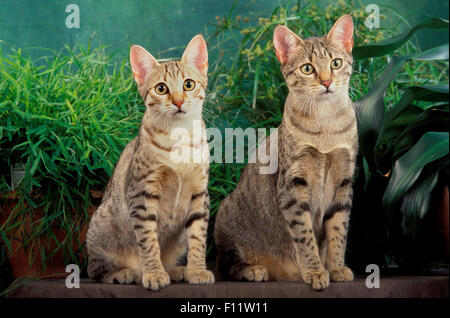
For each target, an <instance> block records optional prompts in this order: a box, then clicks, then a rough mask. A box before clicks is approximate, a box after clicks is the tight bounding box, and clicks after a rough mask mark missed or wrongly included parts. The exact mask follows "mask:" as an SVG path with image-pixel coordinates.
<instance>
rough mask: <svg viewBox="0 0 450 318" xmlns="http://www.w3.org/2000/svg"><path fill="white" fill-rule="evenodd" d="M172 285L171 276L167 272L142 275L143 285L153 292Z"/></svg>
mask: <svg viewBox="0 0 450 318" xmlns="http://www.w3.org/2000/svg"><path fill="white" fill-rule="evenodd" d="M169 284H170V276H169V274H167V273H166V272H165V271H163V270H161V271H156V272H150V273H145V274H143V275H142V285H144V287H145V288H147V289H151V290H154V291H156V290H158V289H161V288H163V287H164V286H167V285H169Z"/></svg>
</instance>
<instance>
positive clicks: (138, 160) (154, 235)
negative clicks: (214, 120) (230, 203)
mask: <svg viewBox="0 0 450 318" xmlns="http://www.w3.org/2000/svg"><path fill="white" fill-rule="evenodd" d="M130 63H131V67H132V69H133V75H134V79H135V81H136V83H137V86H138V90H139V93H140V95H141V96H142V98H143V100H144V103H145V105H146V111H145V113H144V116H143V119H142V123H141V126H140V129H139V134H138V136H137V137H136V138H135V139H133V140H132V141H131V142H130V143H129V144H128V145H127V146H126V147H125V149H124V151H123V153H122V154H121V156H120V159H119V161H118V163H117V165H116V167H115V170H114V174H113V175H112V177H111V179H110V181H109V183H108V186H107V188H106V191H105V195H104V197H103V201H102V204H101V205H100V207H99V208H98V209H97V211H96V212H95V213H94V215H93V216H92V219H91V221H90V224H89V230H88V233H87V248H88V258H89V263H88V275H89V277H90V278H92V279H96V280H99V281H101V282H104V283H120V284H131V283H142V285H143V286H144V287H146V288H149V289H152V290H158V289H160V288H162V287H164V286H166V285H168V284H169V283H170V280H176V281H180V280H185V281H187V282H189V283H191V284H211V283H213V282H214V276H213V274H212V272H210V271H209V270H207V269H206V265H205V251H206V231H207V225H208V219H209V196H208V191H207V184H208V169H209V162H208V160H204V161H202V162H200V163H192V162H178V163H176V162H174V161H173V160H172V159H171V156H170V154H171V150H172V149H173V147H174V146H176V145H175V144H176V143H177V142H178V140H174V139H173V138H170V134H171V132H172V131H173V130H174V129H177V128H184V129H186V131H188V132H189V135H190V136H191V137H192V132H193V130H194V129H201V132H202V134H201V138H200V140H199V141H198V142H192V143H190V144H188V145H187V146H188V147H191V148H197V147H200V146H201V147H208V145H207V142H206V133H205V125H204V123H203V121H202V105H203V101H204V98H205V91H206V86H207V69H208V53H207V48H206V43H205V40H204V39H203V37H202V36H201V35H197V36H195V37H194V38H193V39H192V40H191V42H190V43H189V45H188V46H187V48H186V50H185V51H184V54H183V57H182V58H181V60H180V61H169V62H166V63H161V64H160V63H158V62H157V61H156V60H155V59H154V58H153V56H152V55H151V54H150V53H148V52H147V51H146V50H145V49H143V48H141V47H139V46H133V47H132V48H131V52H130ZM196 123H197V124H198V125H199V126H200V127H195V125H196ZM206 149H207V148H206ZM208 153H209V152H208ZM186 252H187V265H186V266H179V265H178V261H179V260H180V258H181V257H182V256H184V255H186Z"/></svg>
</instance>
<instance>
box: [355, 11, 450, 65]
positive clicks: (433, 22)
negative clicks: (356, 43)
mask: <svg viewBox="0 0 450 318" xmlns="http://www.w3.org/2000/svg"><path fill="white" fill-rule="evenodd" d="M425 28H432V29H445V28H448V21H447V20H444V19H441V18H431V19H428V20H425V21H423V22H421V23H419V24H417V25H415V26H414V27H412V28H411V29H410V30H409V31H406V32H405V33H402V34H399V35H396V36H394V37H393V38H390V39H387V40H384V41H381V42H379V43H376V44H370V45H364V46H360V47H356V48H355V49H354V50H353V57H354V58H355V59H363V58H368V57H376V56H382V55H385V54H389V53H392V52H393V51H395V50H396V49H397V48H399V47H400V46H402V45H403V44H405V43H406V41H408V40H409V39H410V38H411V36H413V34H414V33H415V32H417V31H418V30H421V29H425Z"/></svg>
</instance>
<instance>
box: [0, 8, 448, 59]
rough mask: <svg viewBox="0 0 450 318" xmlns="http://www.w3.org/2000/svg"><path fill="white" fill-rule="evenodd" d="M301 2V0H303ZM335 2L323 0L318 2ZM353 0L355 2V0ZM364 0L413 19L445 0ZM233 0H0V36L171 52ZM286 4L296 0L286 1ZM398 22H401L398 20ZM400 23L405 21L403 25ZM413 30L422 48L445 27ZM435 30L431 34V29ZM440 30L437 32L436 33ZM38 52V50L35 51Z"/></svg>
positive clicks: (444, 13)
mask: <svg viewBox="0 0 450 318" xmlns="http://www.w3.org/2000/svg"><path fill="white" fill-rule="evenodd" d="M279 2H283V3H284V2H285V1H282V0H240V1H237V5H236V8H235V12H236V13H237V14H240V15H242V16H245V15H246V14H247V13H248V12H249V11H253V12H255V11H256V12H258V11H262V10H264V9H269V10H270V9H273V8H274V7H275V6H276V5H277V4H278V3H279ZM306 2H307V1H306ZM334 2H335V1H329V0H324V1H323V4H324V5H327V4H328V3H334ZM355 2H356V3H358V1H355ZM362 2H363V3H364V4H366V5H367V4H369V3H375V4H384V5H386V6H390V7H392V8H393V10H394V11H397V12H399V13H400V14H401V15H402V16H405V17H406V19H407V20H408V22H409V23H411V24H414V23H417V22H418V21H420V20H422V19H423V18H424V17H425V16H440V17H443V18H447V19H448V9H449V2H448V1H447V0H431V1H430V0H397V1H392V0H391V1H388V0H377V1H374V0H363V1H362ZM71 3H73V4H77V5H78V6H79V8H80V23H81V25H80V28H79V29H68V28H66V26H65V20H66V17H67V15H68V13H66V12H65V8H66V6H67V5H69V4H71ZM233 3H234V0H163V1H161V0H158V1H155V0H20V1H18V0H0V41H2V40H3V41H4V42H6V43H7V44H9V45H11V46H13V47H15V48H19V47H22V48H25V47H46V48H51V49H56V50H59V49H61V48H62V47H63V46H64V45H69V46H73V45H74V44H75V43H82V44H87V41H88V40H89V38H90V37H91V36H92V35H93V34H95V36H94V37H93V44H94V45H98V44H107V45H109V46H110V47H111V48H113V49H118V50H119V51H120V52H126V51H127V49H128V47H129V45H130V44H139V45H142V46H144V47H145V48H147V49H148V50H150V52H153V53H155V52H158V51H162V50H165V49H167V48H171V47H180V51H179V52H176V51H175V52H168V53H166V54H165V56H166V57H168V56H177V55H178V54H180V52H181V47H184V46H185V45H186V44H187V43H188V41H189V40H190V39H191V38H192V37H193V36H194V35H195V34H197V33H203V34H204V35H207V34H210V33H211V32H212V30H213V27H212V26H211V25H209V24H208V23H212V22H214V21H215V17H216V16H224V15H226V14H227V13H228V12H229V10H230V8H231V7H232V6H233ZM291 3H292V4H295V3H297V0H295V1H294V0H292V1H291ZM395 20H398V18H396V17H395V14H392V15H391V14H390V15H389V19H388V20H382V23H383V24H382V27H389V26H390V24H394V23H395ZM402 24H403V23H402ZM403 26H404V27H406V24H403ZM428 32H432V31H422V32H420V33H419V39H420V42H421V44H422V45H423V47H424V48H426V47H428V46H430V45H434V44H436V43H437V42H443V41H445V38H448V31H443V32H441V33H440V34H439V36H436V35H435V36H432V37H431V36H429V34H431V33H428ZM434 34H436V33H434ZM441 34H442V35H441ZM38 54H42V53H38Z"/></svg>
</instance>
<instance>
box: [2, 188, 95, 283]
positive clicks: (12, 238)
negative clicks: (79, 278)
mask: <svg viewBox="0 0 450 318" xmlns="http://www.w3.org/2000/svg"><path fill="white" fill-rule="evenodd" d="M18 201H19V198H18V196H17V194H16V193H15V192H11V193H8V194H7V195H3V196H2V198H1V199H0V226H1V225H2V224H4V223H5V221H6V220H7V219H8V217H9V216H10V214H11V213H16V211H14V208H15V207H16V205H17V203H18ZM96 208H97V206H90V207H89V216H91V215H92V213H94V211H95V210H96ZM31 215H32V216H31V217H30V215H26V217H24V219H23V220H21V224H22V227H23V230H22V231H17V232H16V233H11V235H9V234H7V235H8V239H9V243H10V246H11V251H9V250H8V258H9V261H10V264H11V268H12V275H13V276H14V277H15V278H17V277H22V276H27V277H36V278H45V277H65V276H66V275H68V273H66V272H65V269H66V265H68V264H65V262H64V255H63V251H62V248H61V249H59V250H58V251H57V252H55V253H54V254H53V255H52V256H51V257H49V258H48V260H47V262H46V264H45V269H44V266H43V265H42V262H41V259H40V258H39V255H40V253H41V250H42V248H44V249H45V253H46V255H49V254H51V253H53V252H54V250H55V249H56V248H57V246H58V245H57V244H56V242H55V241H54V240H53V239H51V238H50V237H48V236H46V235H43V236H40V237H38V238H36V239H34V241H33V242H28V243H27V244H26V245H27V246H26V247H24V246H23V239H24V237H23V236H25V237H27V236H28V234H30V233H31V228H32V227H33V226H35V225H33V224H36V222H38V221H39V220H40V219H41V218H43V217H44V215H43V214H42V211H41V209H35V210H33V212H32V214H31ZM76 224H78V225H79V228H80V229H81V230H80V233H79V242H80V244H77V243H76V242H72V244H71V247H72V249H74V250H77V249H79V247H80V246H79V245H82V244H83V243H84V242H85V239H86V232H87V222H85V220H82V219H81V217H80V218H79V220H77V222H76ZM20 233H25V235H22V234H20ZM52 233H53V234H54V235H55V237H56V238H57V239H58V241H59V242H61V241H63V240H64V239H65V238H66V236H67V231H66V230H65V229H61V228H56V227H55V228H53V229H52ZM72 235H75V233H72ZM33 255H34V256H36V255H37V256H36V258H35V259H34V261H32V262H31V264H30V259H31V258H32V256H33ZM82 261H83V256H82V254H80V259H79V263H81V262H82Z"/></svg>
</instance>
